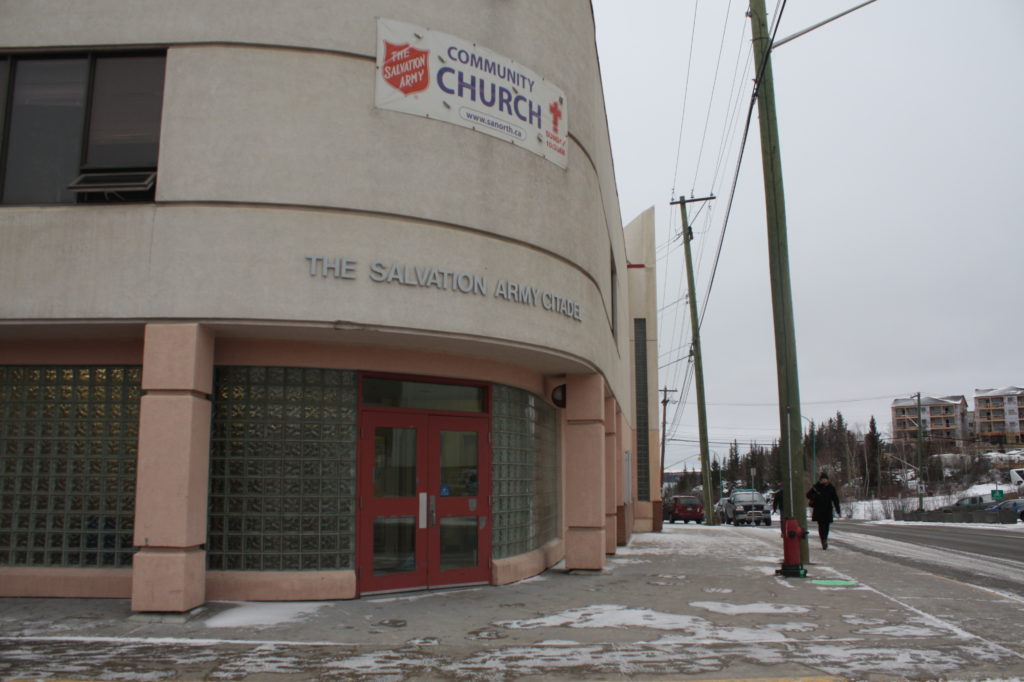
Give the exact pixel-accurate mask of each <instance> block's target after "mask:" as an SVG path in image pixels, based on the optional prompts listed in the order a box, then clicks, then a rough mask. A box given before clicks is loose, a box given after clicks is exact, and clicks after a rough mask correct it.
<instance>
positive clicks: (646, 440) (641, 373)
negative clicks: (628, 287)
mask: <svg viewBox="0 0 1024 682" xmlns="http://www.w3.org/2000/svg"><path fill="white" fill-rule="evenodd" d="M633 338H634V339H635V344H636V345H635V353H636V355H635V358H634V363H633V364H634V367H635V371H636V468H637V479H638V485H637V499H639V500H643V501H647V502H649V501H650V499H651V462H650V450H651V444H650V436H649V434H650V424H649V420H648V418H647V410H648V408H649V403H648V400H647V319H646V318H643V317H637V318H635V319H634V320H633Z"/></svg>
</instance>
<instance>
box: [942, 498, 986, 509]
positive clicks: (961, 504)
mask: <svg viewBox="0 0 1024 682" xmlns="http://www.w3.org/2000/svg"><path fill="white" fill-rule="evenodd" d="M992 504H993V502H992V496H991V495H968V496H967V497H961V498H960V499H959V500H957V501H956V502H954V503H953V504H950V505H947V506H945V507H942V511H944V512H955V511H975V510H977V509H984V508H985V507H990V506H992Z"/></svg>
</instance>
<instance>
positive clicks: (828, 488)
mask: <svg viewBox="0 0 1024 682" xmlns="http://www.w3.org/2000/svg"><path fill="white" fill-rule="evenodd" d="M807 499H808V501H809V503H810V504H811V505H813V506H812V508H813V509H814V511H813V512H812V513H811V518H812V519H813V520H815V521H817V522H818V523H832V518H833V517H832V509H833V508H835V510H836V514H839V495H838V493H836V487H835V486H834V485H832V484H831V483H822V482H821V481H818V482H817V483H815V484H814V485H813V486H811V489H810V490H808V491H807Z"/></svg>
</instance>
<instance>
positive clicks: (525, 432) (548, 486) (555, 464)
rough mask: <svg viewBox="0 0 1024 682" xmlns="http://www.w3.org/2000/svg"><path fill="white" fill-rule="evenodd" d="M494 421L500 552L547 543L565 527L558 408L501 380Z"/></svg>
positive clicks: (495, 545)
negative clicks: (557, 418) (562, 503)
mask: <svg viewBox="0 0 1024 682" xmlns="http://www.w3.org/2000/svg"><path fill="white" fill-rule="evenodd" d="M493 396H494V397H493V409H494V413H493V423H492V425H491V440H492V444H491V446H492V466H493V475H494V478H493V480H494V491H493V492H494V494H493V507H492V509H491V513H492V515H493V516H494V534H493V540H492V543H493V549H492V554H493V556H494V558H496V559H500V558H503V557H510V556H515V555H517V554H523V553H526V552H530V551H532V550H535V549H538V548H539V547H542V546H543V545H544V543H546V542H548V541H550V540H552V539H554V538H556V537H558V536H559V535H560V533H561V527H562V517H561V490H562V484H561V465H560V462H559V457H558V428H557V423H556V416H555V408H553V407H552V406H550V405H548V404H547V403H546V402H544V400H543V399H541V398H540V397H538V396H536V395H533V394H532V393H530V392H528V391H524V390H521V389H518V388H512V387H510V386H501V385H495V386H494V392H493Z"/></svg>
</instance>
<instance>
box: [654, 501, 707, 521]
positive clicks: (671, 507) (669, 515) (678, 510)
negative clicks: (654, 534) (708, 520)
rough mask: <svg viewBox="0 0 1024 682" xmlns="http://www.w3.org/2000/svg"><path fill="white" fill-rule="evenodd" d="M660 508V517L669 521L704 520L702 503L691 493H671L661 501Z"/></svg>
mask: <svg viewBox="0 0 1024 682" xmlns="http://www.w3.org/2000/svg"><path fill="white" fill-rule="evenodd" d="M661 510H662V518H663V519H665V520H666V521H668V522H669V523H675V522H676V521H677V520H681V521H682V522H683V523H689V522H690V521H696V522H697V523H701V522H702V521H703V520H704V503H703V502H701V501H700V500H699V499H698V498H696V497H694V496H693V495H673V496H672V497H670V498H668V499H667V500H665V501H664V502H663V503H662V505H661Z"/></svg>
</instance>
